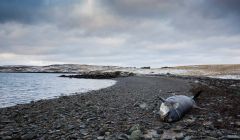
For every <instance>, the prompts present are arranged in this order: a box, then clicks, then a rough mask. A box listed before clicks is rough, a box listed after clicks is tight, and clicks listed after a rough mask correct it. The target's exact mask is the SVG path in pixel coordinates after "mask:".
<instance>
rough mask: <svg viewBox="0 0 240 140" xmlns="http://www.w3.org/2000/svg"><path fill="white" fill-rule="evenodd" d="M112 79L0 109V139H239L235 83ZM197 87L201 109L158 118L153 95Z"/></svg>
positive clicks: (187, 91) (163, 78)
mask: <svg viewBox="0 0 240 140" xmlns="http://www.w3.org/2000/svg"><path fill="white" fill-rule="evenodd" d="M115 80H117V84H116V85H114V86H112V87H109V88H106V89H101V90H98V91H91V92H89V93H83V94H78V95H72V96H62V97H60V98H57V99H51V100H41V101H38V102H31V103H30V104H24V105H17V106H14V107H8V108H1V109H0V139H42V140H44V139H98V140H103V139H121V140H125V139H126V140H127V139H185V140H189V139H213V140H214V139H240V107H239V105H240V95H239V93H240V92H239V90H238V89H239V87H240V82H239V81H234V80H228V81H227V82H226V81H224V80H214V79H198V78H179V77H166V76H132V77H124V78H123V77H122V78H115ZM231 87H232V88H231ZM223 89H224V90H223ZM197 90H203V93H202V94H201V95H200V97H199V99H198V100H197V104H198V105H199V106H200V107H202V108H205V109H203V110H199V109H192V111H191V112H189V113H188V114H187V115H186V116H184V118H183V119H182V120H181V121H179V122H175V123H164V122H161V121H160V119H159V115H158V111H159V106H160V102H159V100H158V99H157V98H156V97H157V96H159V95H160V96H162V97H169V96H172V95H178V94H182V95H188V96H191V95H192V94H194V93H195V92H196V91H197Z"/></svg>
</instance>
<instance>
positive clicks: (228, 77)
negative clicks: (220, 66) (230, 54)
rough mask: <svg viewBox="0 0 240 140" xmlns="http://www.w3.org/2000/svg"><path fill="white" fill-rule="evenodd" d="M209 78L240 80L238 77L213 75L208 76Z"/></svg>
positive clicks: (239, 76)
mask: <svg viewBox="0 0 240 140" xmlns="http://www.w3.org/2000/svg"><path fill="white" fill-rule="evenodd" d="M208 77H210V78H219V79H240V75H215V76H208Z"/></svg>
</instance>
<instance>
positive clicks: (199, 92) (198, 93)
mask: <svg viewBox="0 0 240 140" xmlns="http://www.w3.org/2000/svg"><path fill="white" fill-rule="evenodd" d="M201 93H202V90H200V91H198V92H197V93H196V94H195V95H194V96H193V97H192V98H193V100H196V99H197V97H198V96H199V95H200V94H201Z"/></svg>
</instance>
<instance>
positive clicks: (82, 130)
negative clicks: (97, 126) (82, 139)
mask: <svg viewBox="0 0 240 140" xmlns="http://www.w3.org/2000/svg"><path fill="white" fill-rule="evenodd" d="M80 134H82V135H84V136H86V135H88V132H87V130H84V129H81V130H80Z"/></svg>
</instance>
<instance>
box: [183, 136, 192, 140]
mask: <svg viewBox="0 0 240 140" xmlns="http://www.w3.org/2000/svg"><path fill="white" fill-rule="evenodd" d="M183 140H191V137H190V136H186V137H185V138H184V139H183Z"/></svg>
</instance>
